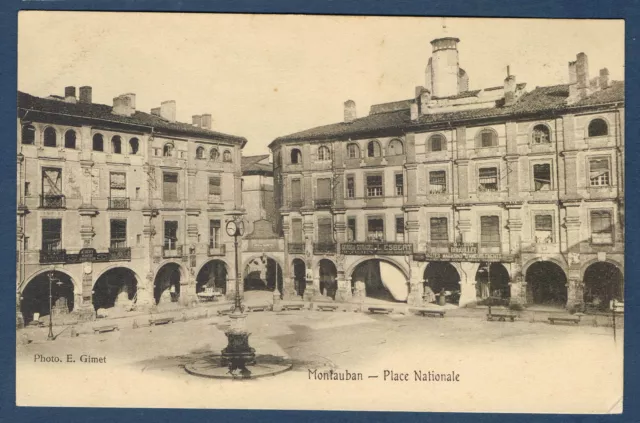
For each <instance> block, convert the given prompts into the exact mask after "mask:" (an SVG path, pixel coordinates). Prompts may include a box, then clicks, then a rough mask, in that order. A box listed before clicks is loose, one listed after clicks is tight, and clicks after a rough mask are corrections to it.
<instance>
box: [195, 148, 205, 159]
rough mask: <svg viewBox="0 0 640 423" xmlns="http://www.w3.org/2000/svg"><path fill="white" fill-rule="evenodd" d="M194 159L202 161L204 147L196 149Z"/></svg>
mask: <svg viewBox="0 0 640 423" xmlns="http://www.w3.org/2000/svg"><path fill="white" fill-rule="evenodd" d="M196 159H204V147H198V148H196Z"/></svg>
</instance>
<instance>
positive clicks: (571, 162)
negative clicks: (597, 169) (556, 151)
mask: <svg viewBox="0 0 640 423" xmlns="http://www.w3.org/2000/svg"><path fill="white" fill-rule="evenodd" d="M561 155H562V156H563V157H564V175H563V179H564V189H565V193H566V196H567V198H569V199H574V198H578V178H577V175H578V173H577V171H578V168H577V157H578V152H577V151H564V152H562V153H561Z"/></svg>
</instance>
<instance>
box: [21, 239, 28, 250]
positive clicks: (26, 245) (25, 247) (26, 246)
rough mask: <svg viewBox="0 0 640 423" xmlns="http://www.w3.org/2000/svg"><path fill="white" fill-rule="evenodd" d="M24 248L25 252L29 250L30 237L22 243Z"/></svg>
mask: <svg viewBox="0 0 640 423" xmlns="http://www.w3.org/2000/svg"><path fill="white" fill-rule="evenodd" d="M22 246H23V249H24V250H25V251H28V250H29V237H28V236H25V237H24V238H23V241H22Z"/></svg>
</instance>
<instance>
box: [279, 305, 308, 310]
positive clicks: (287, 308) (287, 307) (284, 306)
mask: <svg viewBox="0 0 640 423" xmlns="http://www.w3.org/2000/svg"><path fill="white" fill-rule="evenodd" d="M303 308H304V304H285V305H283V306H282V310H283V311H288V310H302V309H303Z"/></svg>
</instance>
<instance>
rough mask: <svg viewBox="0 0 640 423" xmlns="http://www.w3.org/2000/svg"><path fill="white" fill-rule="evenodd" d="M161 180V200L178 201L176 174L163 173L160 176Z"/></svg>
mask: <svg viewBox="0 0 640 423" xmlns="http://www.w3.org/2000/svg"><path fill="white" fill-rule="evenodd" d="M162 178H163V185H162V192H163V197H162V198H163V199H164V200H165V201H178V174H177V173H165V174H163V175H162Z"/></svg>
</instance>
